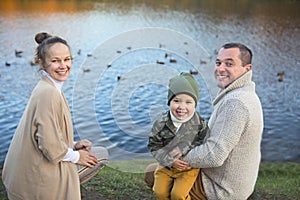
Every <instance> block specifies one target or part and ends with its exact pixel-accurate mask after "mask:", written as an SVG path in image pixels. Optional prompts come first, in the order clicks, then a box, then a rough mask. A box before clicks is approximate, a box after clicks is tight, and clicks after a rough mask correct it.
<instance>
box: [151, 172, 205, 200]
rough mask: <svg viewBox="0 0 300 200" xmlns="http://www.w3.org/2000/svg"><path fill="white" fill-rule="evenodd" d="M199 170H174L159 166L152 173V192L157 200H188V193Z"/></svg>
mask: <svg viewBox="0 0 300 200" xmlns="http://www.w3.org/2000/svg"><path fill="white" fill-rule="evenodd" d="M199 170H200V169H188V170H183V171H180V170H176V169H173V168H171V169H168V168H165V167H162V166H159V167H158V168H157V169H156V170H155V173H154V176H155V180H154V186H153V191H154V193H155V195H156V197H157V198H158V199H159V200H169V199H171V200H181V199H187V200H190V199H191V197H190V195H189V192H190V190H191V188H192V187H193V185H194V182H195V180H196V178H197V176H198V174H199Z"/></svg>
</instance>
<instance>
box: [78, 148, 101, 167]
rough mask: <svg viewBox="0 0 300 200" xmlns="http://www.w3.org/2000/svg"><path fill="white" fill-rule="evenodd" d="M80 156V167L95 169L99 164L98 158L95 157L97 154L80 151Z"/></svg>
mask: <svg viewBox="0 0 300 200" xmlns="http://www.w3.org/2000/svg"><path fill="white" fill-rule="evenodd" d="M78 152H79V154H80V157H79V160H78V162H77V163H78V164H80V165H85V166H88V167H90V168H92V167H94V166H95V165H96V164H97V163H98V160H97V157H96V156H95V154H93V153H91V152H89V151H87V150H84V149H82V150H79V151H78Z"/></svg>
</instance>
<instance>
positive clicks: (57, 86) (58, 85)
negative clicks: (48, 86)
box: [42, 70, 64, 92]
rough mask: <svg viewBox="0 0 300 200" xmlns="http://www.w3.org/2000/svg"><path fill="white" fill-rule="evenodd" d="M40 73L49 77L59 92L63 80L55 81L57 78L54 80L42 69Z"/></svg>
mask: <svg viewBox="0 0 300 200" xmlns="http://www.w3.org/2000/svg"><path fill="white" fill-rule="evenodd" d="M42 75H44V76H46V77H47V78H48V79H50V80H51V82H52V83H53V84H54V86H55V87H56V89H57V90H58V91H60V92H61V88H62V86H63V84H64V82H63V81H62V82H61V81H57V80H55V79H53V78H52V77H51V76H50V74H49V73H48V72H46V71H45V70H42Z"/></svg>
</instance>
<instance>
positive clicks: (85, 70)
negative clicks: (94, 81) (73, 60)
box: [82, 68, 91, 72]
mask: <svg viewBox="0 0 300 200" xmlns="http://www.w3.org/2000/svg"><path fill="white" fill-rule="evenodd" d="M82 70H83V72H90V71H91V69H89V68H83V69H82Z"/></svg>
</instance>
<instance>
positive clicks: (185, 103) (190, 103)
mask: <svg viewBox="0 0 300 200" xmlns="http://www.w3.org/2000/svg"><path fill="white" fill-rule="evenodd" d="M195 106H196V103H195V100H194V98H193V97H191V96H190V95H187V94H178V95H176V96H175V97H174V98H173V99H172V100H171V101H170V110H171V112H172V114H173V115H174V116H175V117H176V118H177V119H178V120H185V119H187V118H188V117H190V116H191V115H193V114H194V111H195Z"/></svg>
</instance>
